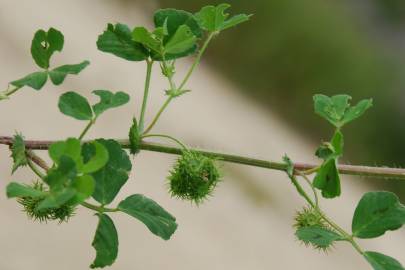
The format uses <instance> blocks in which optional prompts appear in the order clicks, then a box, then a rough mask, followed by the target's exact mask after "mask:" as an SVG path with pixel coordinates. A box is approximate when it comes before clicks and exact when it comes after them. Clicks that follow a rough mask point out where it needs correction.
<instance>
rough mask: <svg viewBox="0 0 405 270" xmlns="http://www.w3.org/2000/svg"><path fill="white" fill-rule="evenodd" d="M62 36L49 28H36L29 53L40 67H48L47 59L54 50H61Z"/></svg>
mask: <svg viewBox="0 0 405 270" xmlns="http://www.w3.org/2000/svg"><path fill="white" fill-rule="evenodd" d="M63 43H64V37H63V34H62V33H61V32H59V31H58V30H56V29H54V28H50V29H49V30H48V32H45V31H44V30H42V29H41V30H38V31H37V32H36V33H35V35H34V39H33V40H32V44H31V54H32V58H33V59H34V61H35V63H37V65H38V66H40V67H41V68H44V69H47V68H49V60H50V58H51V56H52V54H53V53H54V52H55V51H59V52H60V51H62V49H63Z"/></svg>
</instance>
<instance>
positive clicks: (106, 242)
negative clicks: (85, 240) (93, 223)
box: [90, 214, 118, 268]
mask: <svg viewBox="0 0 405 270" xmlns="http://www.w3.org/2000/svg"><path fill="white" fill-rule="evenodd" d="M97 215H98V218H99V221H98V225H97V230H96V234H95V235H94V240H93V243H92V246H93V247H94V249H95V250H96V253H97V255H96V258H95V259H94V262H93V263H92V264H91V265H90V267H91V268H102V267H106V266H109V265H112V264H113V263H114V261H115V259H116V258H117V255H118V233H117V229H116V228H115V226H114V222H113V221H112V220H111V218H110V217H109V216H107V215H106V214H97Z"/></svg>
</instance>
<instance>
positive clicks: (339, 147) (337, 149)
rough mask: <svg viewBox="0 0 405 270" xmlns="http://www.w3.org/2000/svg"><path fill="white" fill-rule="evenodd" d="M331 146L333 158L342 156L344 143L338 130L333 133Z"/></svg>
mask: <svg viewBox="0 0 405 270" xmlns="http://www.w3.org/2000/svg"><path fill="white" fill-rule="evenodd" d="M331 145H332V146H333V150H334V153H335V157H340V156H342V155H343V145H344V141H343V134H342V132H340V131H339V130H337V131H336V132H335V134H334V135H333V137H332V140H331Z"/></svg>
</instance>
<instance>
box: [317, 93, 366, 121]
mask: <svg viewBox="0 0 405 270" xmlns="http://www.w3.org/2000/svg"><path fill="white" fill-rule="evenodd" d="M350 99H351V97H350V96H348V95H336V96H333V97H328V96H325V95H315V96H314V107H315V112H316V113H317V114H318V115H320V116H322V117H323V118H325V119H326V120H328V121H329V122H330V123H331V124H332V125H334V126H335V127H337V128H341V127H343V125H345V124H347V123H349V122H350V121H352V120H354V119H356V118H358V117H360V116H361V115H362V114H363V113H364V112H365V111H366V110H367V109H369V108H370V107H371V106H372V100H371V99H368V100H362V101H360V102H359V103H358V104H357V105H356V106H354V107H350V104H349V101H350Z"/></svg>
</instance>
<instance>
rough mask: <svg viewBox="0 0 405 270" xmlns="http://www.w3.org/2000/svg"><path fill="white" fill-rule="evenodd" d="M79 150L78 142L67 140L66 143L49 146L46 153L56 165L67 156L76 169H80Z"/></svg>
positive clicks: (81, 160) (74, 139) (73, 139)
mask: <svg viewBox="0 0 405 270" xmlns="http://www.w3.org/2000/svg"><path fill="white" fill-rule="evenodd" d="M81 149H82V147H81V145H80V140H78V139H76V138H68V139H67V140H66V141H60V142H55V143H53V144H51V145H50V146H49V149H48V153H49V156H50V158H51V159H52V161H53V162H55V164H56V165H59V163H60V160H61V157H62V156H67V157H69V158H71V159H72V160H73V161H74V162H75V164H76V166H77V167H81V166H82V165H83V159H82V156H81Z"/></svg>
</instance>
